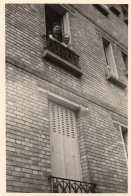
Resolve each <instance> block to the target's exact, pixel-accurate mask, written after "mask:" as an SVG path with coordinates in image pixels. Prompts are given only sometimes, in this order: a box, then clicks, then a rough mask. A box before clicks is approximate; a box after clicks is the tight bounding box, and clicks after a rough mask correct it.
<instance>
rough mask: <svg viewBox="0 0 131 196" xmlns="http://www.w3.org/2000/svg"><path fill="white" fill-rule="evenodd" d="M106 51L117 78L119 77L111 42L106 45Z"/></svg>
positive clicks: (111, 70)
mask: <svg viewBox="0 0 131 196" xmlns="http://www.w3.org/2000/svg"><path fill="white" fill-rule="evenodd" d="M105 53H106V58H107V62H108V65H109V66H110V72H111V74H112V75H113V76H115V77H116V78H119V76H118V72H117V67H116V63H115V58H114V54H113V49H112V45H111V43H109V44H108V45H107V46H106V47H105Z"/></svg>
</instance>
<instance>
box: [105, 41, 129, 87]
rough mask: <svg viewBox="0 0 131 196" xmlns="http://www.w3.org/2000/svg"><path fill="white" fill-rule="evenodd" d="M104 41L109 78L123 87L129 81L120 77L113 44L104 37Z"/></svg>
mask: <svg viewBox="0 0 131 196" xmlns="http://www.w3.org/2000/svg"><path fill="white" fill-rule="evenodd" d="M102 41H103V47H104V53H105V58H106V63H107V80H109V81H110V82H112V83H113V84H116V85H117V86H120V87H121V88H125V87H126V86H127V82H126V81H124V80H123V79H120V78H119V75H118V72H117V66H116V62H115V57H114V53H113V47H112V44H111V43H110V42H109V41H108V40H106V39H105V38H102Z"/></svg>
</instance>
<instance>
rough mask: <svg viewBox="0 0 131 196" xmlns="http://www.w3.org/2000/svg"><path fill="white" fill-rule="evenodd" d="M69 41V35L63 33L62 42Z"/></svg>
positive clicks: (66, 42)
mask: <svg viewBox="0 0 131 196" xmlns="http://www.w3.org/2000/svg"><path fill="white" fill-rule="evenodd" d="M69 41H70V36H69V35H68V34H65V35H64V36H63V42H64V43H65V44H68V43H69Z"/></svg>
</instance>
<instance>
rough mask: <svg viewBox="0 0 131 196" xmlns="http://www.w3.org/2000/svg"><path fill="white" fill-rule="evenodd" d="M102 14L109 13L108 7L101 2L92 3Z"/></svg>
mask: <svg viewBox="0 0 131 196" xmlns="http://www.w3.org/2000/svg"><path fill="white" fill-rule="evenodd" d="M93 5H94V6H95V7H96V8H97V9H98V10H99V11H100V12H101V13H102V14H104V15H105V16H107V15H108V14H109V11H108V9H107V8H106V7H105V6H104V5H102V4H93Z"/></svg>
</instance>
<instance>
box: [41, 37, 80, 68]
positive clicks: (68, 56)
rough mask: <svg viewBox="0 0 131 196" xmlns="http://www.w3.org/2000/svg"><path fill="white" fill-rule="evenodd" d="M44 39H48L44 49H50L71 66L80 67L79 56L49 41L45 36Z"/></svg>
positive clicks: (57, 43) (59, 44)
mask: <svg viewBox="0 0 131 196" xmlns="http://www.w3.org/2000/svg"><path fill="white" fill-rule="evenodd" d="M43 38H45V39H46V47H45V48H44V49H48V50H49V51H51V52H53V53H54V54H56V55H58V56H59V57H61V58H63V59H64V60H66V61H68V62H70V63H71V64H73V65H75V66H78V63H79V62H78V61H79V56H78V55H77V54H76V53H75V52H74V51H72V50H70V49H69V48H66V47H64V46H63V45H62V44H61V43H59V42H56V41H54V40H52V39H50V38H48V39H47V38H46V37H45V36H43Z"/></svg>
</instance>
